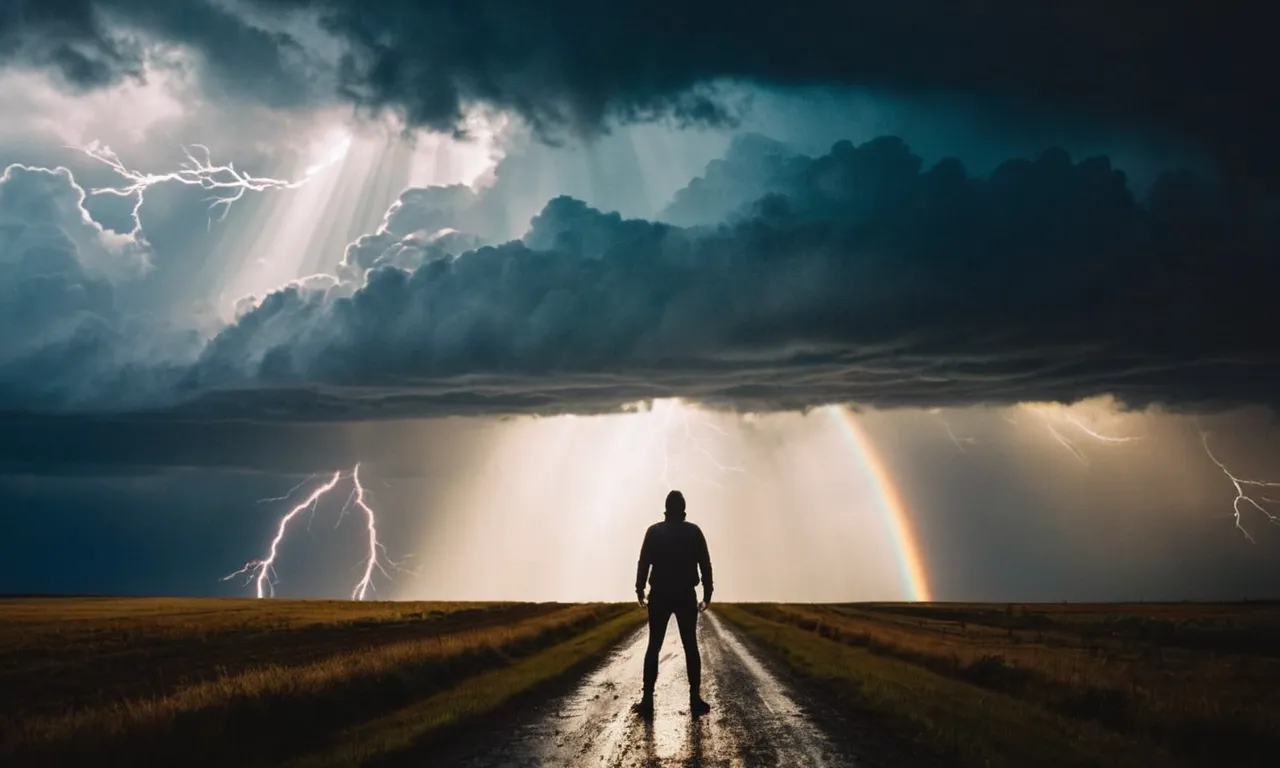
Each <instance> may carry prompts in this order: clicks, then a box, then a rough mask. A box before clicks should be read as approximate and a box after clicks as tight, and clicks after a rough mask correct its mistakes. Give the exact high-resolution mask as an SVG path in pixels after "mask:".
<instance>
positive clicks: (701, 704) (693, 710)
mask: <svg viewBox="0 0 1280 768" xmlns="http://www.w3.org/2000/svg"><path fill="white" fill-rule="evenodd" d="M710 711H711V705H710V704H708V703H707V702H705V701H703V700H702V697H701V696H694V697H692V698H690V699H689V713H690V714H692V715H693V716H694V717H702V716H703V715H705V714H707V713H708V712H710Z"/></svg>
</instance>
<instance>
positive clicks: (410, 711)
mask: <svg viewBox="0 0 1280 768" xmlns="http://www.w3.org/2000/svg"><path fill="white" fill-rule="evenodd" d="M642 620H643V613H642V612H639V611H637V610H635V609H634V607H633V606H629V605H617V604H589V605H563V604H532V603H349V602H337V601H335V602H328V601H286V600H272V601H253V600H182V599H112V598H104V599H94V598H50V599H44V598H23V599H5V600H0V764H4V765H33V764H39V765H49V764H58V765H84V764H91V763H92V764H95V765H102V764H104V763H105V764H119V765H141V764H149V765H169V764H183V765H229V764H235V765H252V764H281V763H283V762H287V761H294V762H298V763H303V764H325V763H334V764H341V763H343V762H348V761H350V760H351V759H355V758H360V759H366V758H371V757H379V756H384V755H388V754H391V755H394V753H395V752H396V750H398V749H402V748H407V747H409V746H413V745H414V744H417V743H420V742H421V741H422V740H423V739H424V738H429V737H431V736H432V735H433V733H435V732H436V731H438V730H440V729H441V728H443V727H446V726H450V725H453V724H456V723H460V722H463V721H465V720H466V718H468V717H470V716H473V715H477V714H482V713H484V712H487V711H490V710H493V709H495V708H497V707H499V706H501V705H502V704H504V703H506V702H508V701H510V700H511V699H512V698H513V697H516V696H518V695H520V694H521V693H524V692H525V691H527V690H529V689H530V688H532V687H534V686H537V685H538V684H540V683H543V682H546V681H547V680H549V679H551V678H553V677H555V676H557V675H562V674H564V673H566V672H569V671H571V670H573V669H575V668H576V667H578V666H581V665H582V664H583V663H585V662H587V661H589V660H590V659H592V658H594V657H596V656H598V655H599V654H601V653H602V652H603V651H604V650H606V649H607V648H608V647H609V646H610V645H611V644H612V643H613V642H614V641H616V640H617V639H619V638H621V637H622V636H623V635H624V634H626V633H627V632H630V631H631V630H632V629H634V628H635V627H636V626H638V625H639V624H640V623H641V621H642ZM197 745H198V746H197Z"/></svg>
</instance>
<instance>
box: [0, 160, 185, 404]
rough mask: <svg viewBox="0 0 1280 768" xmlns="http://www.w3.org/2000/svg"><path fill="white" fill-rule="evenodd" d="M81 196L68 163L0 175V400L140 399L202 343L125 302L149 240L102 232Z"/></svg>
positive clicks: (146, 263)
mask: <svg viewBox="0 0 1280 768" xmlns="http://www.w3.org/2000/svg"><path fill="white" fill-rule="evenodd" d="M84 199H85V192H84V190H83V189H82V188H81V187H80V186H79V185H78V184H76V182H75V180H74V179H73V178H72V176H71V173H70V172H69V171H67V170H66V169H65V168H58V169H56V170H48V169H43V168H29V167H26V166H23V165H11V166H9V167H8V168H6V169H5V171H4V174H3V175H0V327H3V328H4V329H5V332H4V334H3V335H2V336H0V407H5V406H10V405H13V404H17V405H19V406H21V407H23V408H35V409H60V408H67V407H78V406H79V407H90V406H91V404H99V403H104V402H105V403H110V404H111V405H112V406H114V407H124V406H126V405H129V404H135V405H136V404H137V403H139V402H144V401H147V400H148V399H149V398H151V397H153V396H154V394H155V392H156V391H157V389H159V388H161V387H162V386H163V381H164V379H165V377H166V375H172V373H166V372H168V371H171V370H172V371H177V370H179V369H180V368H181V366H182V365H183V364H184V362H185V361H184V360H183V356H184V354H188V353H190V352H192V351H194V350H197V349H198V344H197V342H198V339H197V338H196V337H195V336H194V335H193V334H191V333H182V332H180V331H178V330H175V329H174V328H171V327H169V326H168V325H167V324H165V323H162V322H158V321H156V320H154V319H153V318H148V317H146V316H140V315H133V314H130V313H128V312H125V311H123V310H122V309H121V307H120V306H119V304H118V302H117V294H118V291H117V287H118V285H119V284H120V283H121V282H122V281H128V280H130V279H132V278H136V277H138V276H139V275H141V274H143V273H144V272H145V271H146V270H147V268H148V266H149V248H148V244H147V243H146V241H145V240H144V239H142V238H141V237H140V236H138V235H121V234H118V233H114V232H111V231H109V230H105V229H103V228H102V227H101V226H100V225H99V224H97V223H96V222H94V221H93V220H92V219H91V218H90V217H89V215H88V214H87V212H86V211H85V209H84ZM184 350H185V352H184Z"/></svg>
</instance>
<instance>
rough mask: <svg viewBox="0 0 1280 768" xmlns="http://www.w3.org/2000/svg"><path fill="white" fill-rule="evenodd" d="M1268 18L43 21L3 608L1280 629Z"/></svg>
mask: <svg viewBox="0 0 1280 768" xmlns="http://www.w3.org/2000/svg"><path fill="white" fill-rule="evenodd" d="M1260 13H1261V11H1254V10H1252V9H1251V7H1249V6H1238V7H1237V6H1231V5H1229V7H1222V8H1218V7H1213V8H1210V7H1207V6H1205V5H1204V4H1203V3H1192V2H1190V1H1189V0H1187V1H1186V2H1183V1H1182V0H1178V1H1177V2H1173V3H1167V4H1165V7H1164V8H1162V9H1161V11H1160V12H1159V13H1158V14H1156V13H1154V12H1150V11H1147V10H1145V9H1139V8H1137V7H1136V6H1135V7H1132V8H1130V7H1128V6H1124V7H1116V5H1115V4H1114V3H1103V2H1101V1H1100V0H1098V1H1095V0H1085V1H1084V2H1080V0H1076V1H1075V2H1066V0H1051V2H1046V3H1037V4H1033V5H1028V4H1025V3H1016V2H1013V0H986V1H985V2H971V3H970V2H961V3H956V2H949V1H948V2H944V1H943V0H913V1H912V2H907V3H893V4H887V3H882V2H869V1H865V0H855V1H854V2H841V3H833V2H818V1H817V0H797V1H795V2H790V3H786V4H780V5H776V4H762V5H758V6H757V5H752V4H747V5H744V4H742V3H732V4H730V3H727V2H721V1H720V0H704V1H703V2H695V3H688V2H681V3H669V2H666V0H648V2H643V3H634V2H630V0H621V1H620V2H614V3H607V4H604V3H588V2H583V1H581V0H555V1H554V2H544V3H538V4H529V3H523V2H513V1H512V0H486V2H479V3H467V4H456V3H443V2H435V1H434V0H425V1H424V2H418V3H413V4H409V3H402V2H396V1H394V0H361V2H358V3H356V2H349V0H39V1H38V2H37V0H10V2H8V3H5V4H4V6H3V8H2V9H0V104H3V105H4V108H3V110H2V112H0V114H3V117H0V324H2V327H3V328H4V329H5V333H3V335H0V592H2V593H21V594H28V593H42V594H44V593H56V594H86V593H92V594H100V593H111V594H165V595H208V596H255V595H261V596H271V595H276V596H281V597H314V598H320V597H326V598H328V597H336V598H355V599H520V600H626V599H630V590H631V585H632V583H633V578H634V567H635V560H636V556H637V554H638V550H639V542H640V540H641V537H642V536H643V532H644V529H645V527H646V526H647V525H649V524H650V523H652V522H656V521H657V520H658V519H660V515H661V508H662V500H663V498H664V497H665V495H666V493H667V491H668V490H670V489H672V488H679V489H681V490H682V491H683V492H684V493H685V495H686V497H687V498H688V501H689V517H690V520H691V521H693V522H696V523H697V524H699V525H700V526H701V527H702V528H703V530H704V531H705V532H706V534H707V537H708V540H709V542H710V547H711V553H712V559H713V562H714V563H715V564H716V582H717V588H716V593H717V595H719V596H720V598H722V599H726V600H821V601H844V600H931V599H932V600H1043V601H1061V600H1071V601H1083V600H1181V599H1242V598H1251V599H1252V598H1274V597H1276V596H1277V595H1276V585H1277V584H1280V517H1276V516H1277V515H1280V425H1278V424H1277V422H1276V410H1275V409H1276V406H1277V400H1276V398H1277V395H1276V393H1277V392H1280V345H1278V344H1277V341H1276V332H1275V330H1274V329H1276V328H1277V327H1280V311H1278V310H1277V308H1276V307H1277V305H1276V302H1275V298H1276V285H1277V284H1278V283H1277V281H1278V279H1280V152H1277V149H1276V144H1275V136H1276V135H1277V134H1278V129H1280V106H1277V104H1276V101H1275V100H1274V99H1272V98H1270V97H1269V93H1270V90H1271V88H1270V82H1269V81H1268V78H1267V75H1266V73H1268V72H1270V71H1273V70H1274V63H1275V62H1274V53H1273V51H1274V46H1273V45H1271V44H1270V41H1269V40H1268V39H1267V37H1266V36H1265V35H1264V32H1263V30H1264V29H1266V25H1265V24H1264V23H1263V20H1262V19H1261V18H1255V16H1258V15H1259V14H1260Z"/></svg>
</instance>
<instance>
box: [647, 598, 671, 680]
mask: <svg viewBox="0 0 1280 768" xmlns="http://www.w3.org/2000/svg"><path fill="white" fill-rule="evenodd" d="M671 611H672V605H671V601H670V600H667V599H664V598H663V597H662V596H660V595H654V594H650V595H649V648H648V649H647V650H646V651H645V652H644V698H645V700H649V699H652V698H653V686H654V685H655V684H656V683H657V682H658V655H659V654H660V653H662V641H663V639H664V638H665V637H666V635H667V624H669V623H670V622H671Z"/></svg>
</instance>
